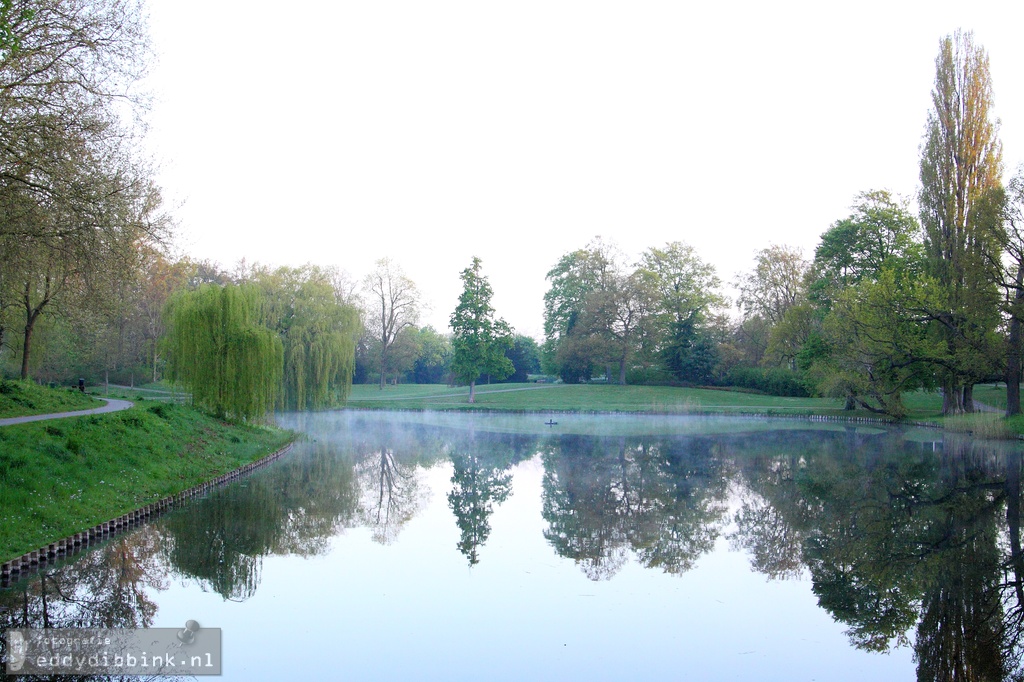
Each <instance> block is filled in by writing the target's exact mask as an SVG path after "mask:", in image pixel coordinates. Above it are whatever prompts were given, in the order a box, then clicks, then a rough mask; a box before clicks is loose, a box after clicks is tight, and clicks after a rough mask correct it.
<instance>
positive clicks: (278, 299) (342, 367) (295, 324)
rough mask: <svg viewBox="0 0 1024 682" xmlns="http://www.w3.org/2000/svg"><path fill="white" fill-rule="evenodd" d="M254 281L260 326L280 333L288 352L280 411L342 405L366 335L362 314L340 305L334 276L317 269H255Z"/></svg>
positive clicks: (251, 279) (252, 277) (280, 395)
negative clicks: (359, 344) (357, 350)
mask: <svg viewBox="0 0 1024 682" xmlns="http://www.w3.org/2000/svg"><path fill="white" fill-rule="evenodd" d="M249 279H250V281H252V282H253V283H254V284H255V285H256V286H257V287H259V289H260V292H261V296H260V298H261V301H260V317H261V323H262V324H263V326H265V327H267V328H268V329H270V330H272V331H273V332H274V333H275V334H277V336H278V337H279V338H280V339H281V343H282V346H283V350H284V369H283V383H282V390H281V392H280V394H279V396H278V404H279V406H281V407H284V408H286V409H293V410H305V409H318V408H322V407H327V406H330V405H335V404H338V403H339V402H343V401H344V400H345V398H346V397H347V396H348V392H349V390H350V388H351V385H352V372H353V369H354V365H355V345H356V339H357V338H358V337H359V333H360V331H361V330H360V324H359V313H358V311H357V310H356V309H355V307H354V306H351V305H348V304H346V303H345V302H343V301H341V300H339V298H338V293H337V292H336V291H335V288H334V286H333V284H332V273H331V271H330V270H325V269H323V268H319V267H317V266H313V265H305V266H303V267H300V268H290V267H281V268H277V269H276V270H272V271H271V270H268V269H266V268H261V267H255V268H253V271H252V273H251V274H250V276H249Z"/></svg>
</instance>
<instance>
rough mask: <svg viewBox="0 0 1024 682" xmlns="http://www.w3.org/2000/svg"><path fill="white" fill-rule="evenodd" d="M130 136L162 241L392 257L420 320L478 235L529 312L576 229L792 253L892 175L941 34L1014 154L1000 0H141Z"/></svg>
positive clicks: (918, 111)
mask: <svg viewBox="0 0 1024 682" xmlns="http://www.w3.org/2000/svg"><path fill="white" fill-rule="evenodd" d="M149 2H150V21H151V31H152V35H153V43H154V47H155V50H156V52H157V55H158V59H159V61H158V63H157V65H156V67H155V68H154V69H153V73H152V77H151V78H150V80H149V82H148V87H149V89H150V91H151V92H152V93H153V94H154V95H155V98H156V103H155V106H154V109H153V112H152V115H151V117H150V121H151V124H152V129H151V133H150V137H149V142H150V145H151V148H152V150H153V153H154V155H155V156H156V158H157V160H158V162H159V163H160V164H161V167H162V171H161V174H160V182H161V184H162V185H163V188H164V192H165V197H166V199H167V200H168V202H169V204H170V205H171V206H172V207H173V212H174V214H175V216H176V218H177V220H178V223H179V226H180V229H179V231H178V238H177V245H178V247H179V249H180V250H181V251H182V252H184V253H187V254H189V255H191V256H193V257H196V258H210V259H214V260H217V261H219V262H221V263H222V264H224V265H227V266H230V265H232V264H234V263H235V262H237V261H238V260H239V259H241V258H243V257H244V258H246V259H247V260H248V261H249V262H250V263H251V262H261V263H266V264H270V265H300V264H302V263H306V262H313V263H318V264H322V265H337V266H339V267H341V268H343V269H345V270H347V271H348V272H349V273H351V274H352V275H353V276H354V277H357V278H360V277H362V276H363V275H364V274H365V273H366V272H368V271H369V270H370V269H371V267H372V266H373V263H374V261H375V260H376V259H378V258H381V257H383V256H389V257H391V258H392V259H393V260H394V261H395V262H397V263H398V264H400V265H401V266H402V267H403V268H404V269H405V271H406V273H407V274H408V275H409V276H410V277H411V278H412V279H413V280H414V281H415V282H416V283H417V285H418V286H419V287H420V289H421V290H422V292H423V293H424V295H425V298H426V299H427V301H428V302H429V303H430V306H431V310H430V311H429V312H428V313H427V315H426V316H425V317H424V320H423V321H424V322H425V323H431V324H434V325H435V327H437V328H438V329H440V330H442V331H444V330H446V327H447V321H448V316H449V314H450V313H451V311H452V310H453V309H454V307H455V304H456V302H457V299H458V295H459V292H460V290H461V283H460V280H459V273H460V271H461V270H462V269H464V268H465V267H467V266H468V265H469V263H470V260H471V259H472V257H473V256H474V255H477V256H480V258H482V259H483V268H484V272H485V274H487V275H488V276H489V277H490V280H491V284H492V286H493V288H494V292H495V295H494V300H493V303H494V306H495V308H496V309H497V311H498V313H499V314H500V315H501V316H503V317H505V319H506V320H508V321H509V323H511V324H512V325H513V326H514V327H515V328H516V329H517V330H518V331H521V332H523V333H526V334H529V335H533V336H535V337H540V336H541V334H542V306H543V302H542V297H543V295H544V292H545V291H546V288H547V286H546V285H547V283H546V282H545V280H544V275H545V273H546V272H547V271H548V270H549V269H550V268H551V267H552V266H553V265H554V264H555V263H556V262H557V260H558V258H559V257H560V256H561V255H563V254H564V253H566V252H568V251H571V250H573V249H576V248H579V247H582V246H584V245H585V244H586V243H587V242H588V241H590V240H591V239H592V238H593V237H594V236H595V235H602V236H603V237H604V238H605V239H609V240H612V241H614V242H616V243H617V244H618V245H619V246H620V247H621V248H622V250H623V251H624V252H626V253H627V254H628V255H631V256H636V255H638V254H639V253H640V252H641V251H643V250H644V249H646V248H647V247H650V246H659V245H662V244H664V243H665V242H668V241H675V240H679V241H683V242H686V243H688V244H690V245H692V246H693V247H694V248H695V249H696V250H697V252H698V253H699V254H700V255H701V257H702V258H703V259H704V260H706V261H708V262H710V263H712V264H713V265H715V267H716V268H717V270H718V273H719V276H720V277H721V278H722V279H723V281H725V282H729V281H731V280H732V279H733V278H734V276H735V275H736V273H738V272H740V271H743V270H747V269H749V268H750V267H751V266H752V262H753V254H754V252H755V251H756V250H758V249H761V248H764V247H766V246H768V245H769V244H770V243H777V244H789V245H792V246H797V247H802V248H803V249H804V251H805V254H806V255H808V256H810V255H811V254H812V253H813V249H814V246H815V244H816V243H817V239H818V237H819V236H820V234H821V233H822V232H823V231H824V230H826V229H827V228H828V227H829V225H830V224H831V223H832V222H834V221H835V220H837V219H839V218H842V217H845V216H846V215H848V213H849V206H850V204H851V203H852V201H853V197H854V195H855V194H857V193H858V192H861V191H866V190H870V189H881V188H885V189H889V190H891V191H893V192H896V193H899V194H902V195H904V196H906V197H908V198H911V199H912V198H913V197H914V196H915V194H916V192H917V189H918V154H919V151H918V150H919V147H920V144H921V139H922V134H923V131H924V124H925V118H926V115H927V111H928V107H929V103H930V91H931V88H932V83H933V80H934V75H935V64H934V62H935V57H936V54H937V53H938V47H939V40H940V38H941V37H942V36H944V35H946V34H949V33H951V32H952V31H954V30H956V29H957V28H963V29H965V30H973V31H974V36H975V41H976V42H977V43H979V44H981V45H982V46H983V47H985V48H986V50H987V51H988V53H989V57H990V60H991V67H992V77H993V84H994V92H995V103H996V113H997V115H998V116H999V117H1000V118H1001V120H1002V127H1001V138H1002V141H1003V146H1004V162H1005V166H1006V175H1007V178H1008V177H1009V176H1010V175H1011V174H1012V172H1013V171H1014V170H1015V169H1016V167H1017V165H1018V164H1020V163H1021V162H1024V40H1022V38H1021V36H1022V33H1024V21H1022V20H1024V3H1020V2H984V1H982V2H978V1H974V2H969V3H968V2H956V3H953V2H934V1H930V2H894V1H893V0H888V1H886V2H874V1H869V2H856V3H843V4H842V5H839V4H837V3H823V2H813V3H806V4H803V3H764V2H750V3H742V2H732V3H700V6H699V7H696V6H694V5H696V3H693V4H691V3H687V2H681V1H677V2H645V1H643V0H633V1H631V2H601V1H600V0H596V1H595V0H590V1H588V2H564V1H560V0H544V1H534V0H517V1H516V2H500V3H499V2H489V1H487V0H467V1H465V2H453V1H450V0H417V1H406V0H390V1H389V0H364V1H362V2H348V1H345V0H341V1H339V2H308V1H303V0H299V1H297V2H290V3H273V4H271V3H262V2H240V1H236V0H218V1H217V2H213V3H211V2H207V1H206V0H202V1H200V0H149Z"/></svg>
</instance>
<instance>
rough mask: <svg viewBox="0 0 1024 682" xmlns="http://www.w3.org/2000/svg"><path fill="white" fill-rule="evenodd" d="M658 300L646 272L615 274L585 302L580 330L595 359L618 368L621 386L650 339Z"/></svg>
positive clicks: (651, 278)
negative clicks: (585, 336)
mask: <svg viewBox="0 0 1024 682" xmlns="http://www.w3.org/2000/svg"><path fill="white" fill-rule="evenodd" d="M655 298H656V292H655V290H654V282H653V277H651V275H650V273H648V272H646V271H643V270H636V271H634V272H632V273H630V274H626V273H624V272H614V273H612V275H611V277H610V278H609V280H608V282H607V285H606V286H605V287H604V288H602V289H598V290H596V291H593V292H591V293H590V294H588V296H587V298H586V301H585V306H584V309H583V314H582V316H581V321H580V323H579V325H578V327H577V328H578V329H579V330H581V331H582V332H584V333H587V334H589V335H590V336H591V347H592V348H594V349H595V350H596V351H597V352H596V358H595V359H599V360H602V361H604V362H605V363H608V364H610V365H618V375H619V384H621V385H625V383H626V370H627V369H628V368H629V366H630V363H631V361H632V359H633V358H634V357H635V356H637V355H638V354H640V353H641V352H642V348H643V345H644V342H645V340H646V339H647V338H648V337H649V335H650V324H651V321H652V318H653V314H654V307H655ZM609 374H610V373H609ZM609 379H610V376H609Z"/></svg>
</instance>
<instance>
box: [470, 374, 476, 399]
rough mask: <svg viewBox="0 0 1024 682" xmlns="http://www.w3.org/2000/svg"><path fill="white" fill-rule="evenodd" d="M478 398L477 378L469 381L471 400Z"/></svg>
mask: <svg viewBox="0 0 1024 682" xmlns="http://www.w3.org/2000/svg"><path fill="white" fill-rule="evenodd" d="M475 400H476V380H475V379H474V380H473V381H471V382H469V402H471V403H472V402H474V401H475Z"/></svg>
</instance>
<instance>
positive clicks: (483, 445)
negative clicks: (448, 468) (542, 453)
mask: <svg viewBox="0 0 1024 682" xmlns="http://www.w3.org/2000/svg"><path fill="white" fill-rule="evenodd" d="M536 444H537V438H536V437H535V436H524V435H514V434H493V433H487V434H483V435H482V436H481V437H479V438H478V437H477V434H476V432H475V431H472V430H470V431H468V432H465V433H462V434H455V435H453V436H452V437H451V440H450V442H449V444H448V446H447V447H448V457H449V458H450V459H451V462H452V478H451V483H452V489H451V491H450V492H449V493H448V507H449V508H450V509H451V510H452V513H453V514H455V523H456V525H458V527H459V531H460V533H461V535H460V538H459V543H458V548H459V551H460V552H462V554H463V556H465V557H466V559H467V560H468V561H469V565H470V566H473V565H475V564H477V563H479V562H480V553H479V548H480V547H481V546H482V545H483V544H484V543H485V542H486V541H487V538H488V537H489V536H490V534H491V523H490V517H491V514H493V513H494V510H495V508H496V507H497V506H498V505H500V504H501V503H502V502H504V501H505V500H507V499H508V497H509V495H511V494H512V473H511V471H510V469H511V468H512V466H513V465H515V464H517V463H519V462H520V461H522V460H524V459H527V458H529V457H531V456H532V455H533V454H534V453H535V452H536V448H537V445H536Z"/></svg>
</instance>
